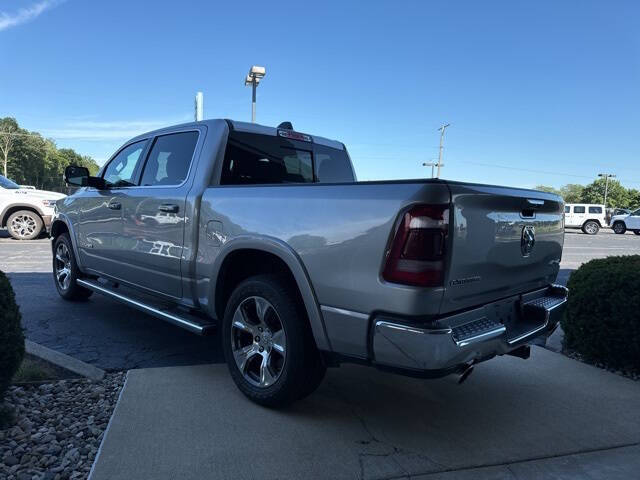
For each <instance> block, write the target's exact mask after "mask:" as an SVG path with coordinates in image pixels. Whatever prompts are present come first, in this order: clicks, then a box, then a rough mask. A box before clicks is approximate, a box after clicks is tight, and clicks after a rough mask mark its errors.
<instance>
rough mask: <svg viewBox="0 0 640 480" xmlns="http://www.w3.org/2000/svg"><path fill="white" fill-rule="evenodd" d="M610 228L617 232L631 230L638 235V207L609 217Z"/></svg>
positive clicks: (639, 215) (639, 212)
mask: <svg viewBox="0 0 640 480" xmlns="http://www.w3.org/2000/svg"><path fill="white" fill-rule="evenodd" d="M611 228H613V231H614V232H616V233H619V234H623V233H625V232H626V231H627V230H632V231H633V233H635V234H636V235H640V208H639V209H638V210H636V211H634V212H631V213H629V214H624V215H614V216H613V217H611Z"/></svg>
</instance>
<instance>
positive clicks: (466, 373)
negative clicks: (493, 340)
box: [458, 365, 473, 385]
mask: <svg viewBox="0 0 640 480" xmlns="http://www.w3.org/2000/svg"><path fill="white" fill-rule="evenodd" d="M472 373H473V365H468V366H467V367H466V368H465V369H464V370H463V371H462V373H460V374H459V375H458V385H462V382H464V381H465V380H466V379H467V378H469V375H471V374H472Z"/></svg>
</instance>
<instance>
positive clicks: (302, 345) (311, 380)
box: [222, 274, 325, 408]
mask: <svg viewBox="0 0 640 480" xmlns="http://www.w3.org/2000/svg"><path fill="white" fill-rule="evenodd" d="M296 293H297V292H296V290H295V286H293V285H291V284H290V282H289V281H287V279H286V278H285V277H283V276H280V275H273V274H269V275H258V276H255V277H251V278H248V279H247V280H245V281H243V282H242V283H240V284H239V285H238V286H237V287H236V289H235V290H234V291H233V293H232V294H231V298H230V299H229V301H228V302H227V307H226V309H225V314H224V319H223V325H222V344H223V349H224V355H225V359H226V361H227V365H228V367H229V372H230V373H231V378H233V381H234V382H235V383H236V385H237V386H238V388H239V389H240V391H241V392H242V393H244V394H245V395H246V396H247V397H248V398H249V399H250V400H252V401H253V402H255V403H258V404H260V405H264V406H267V407H274V408H278V407H284V406H287V405H289V404H291V403H292V402H294V401H296V400H299V399H301V398H303V397H305V396H307V395H309V394H310V393H312V392H313V391H314V390H315V389H316V388H317V387H318V385H320V382H321V381H322V378H323V377H324V371H325V367H324V364H323V363H322V357H321V355H320V352H319V351H318V349H317V347H316V345H315V341H314V339H313V335H312V333H311V328H310V325H309V321H308V319H307V315H306V312H305V311H304V308H303V306H302V305H301V304H300V302H299V301H298V296H297V294H296ZM259 305H260V307H259ZM259 310H261V311H262V312H263V313H262V315H260V314H259V313H258V311H259ZM234 318H235V319H234ZM238 325H240V327H239V326H238ZM260 332H262V333H260ZM276 339H279V340H276ZM269 342H271V343H269ZM278 343H280V344H281V345H280V346H279V347H278V345H277V344H278ZM276 347H278V348H276ZM281 351H282V352H283V353H281ZM265 365H266V366H265ZM256 370H257V372H256ZM263 370H264V371H266V372H267V373H266V374H263ZM267 375H268V377H269V379H270V380H266V381H265V377H267Z"/></svg>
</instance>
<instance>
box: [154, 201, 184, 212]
mask: <svg viewBox="0 0 640 480" xmlns="http://www.w3.org/2000/svg"><path fill="white" fill-rule="evenodd" d="M158 210H160V211H161V212H166V213H178V210H179V208H178V205H176V204H174V203H163V204H162V205H160V206H159V207H158Z"/></svg>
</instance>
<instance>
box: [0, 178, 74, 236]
mask: <svg viewBox="0 0 640 480" xmlns="http://www.w3.org/2000/svg"><path fill="white" fill-rule="evenodd" d="M65 196H66V195H63V194H62V193H57V192H47V191H45V190H35V189H33V188H23V187H21V186H20V185H18V184H17V183H14V182H12V181H11V180H9V179H8V178H6V177H3V176H2V175H0V228H6V229H7V230H8V231H9V234H10V235H11V236H12V237H13V238H15V239H16V240H33V239H34V238H37V237H38V236H39V235H40V233H42V229H43V228H44V229H46V230H47V231H48V230H49V227H50V226H51V217H52V216H53V207H54V206H55V203H56V200H59V199H61V198H64V197H65Z"/></svg>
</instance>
